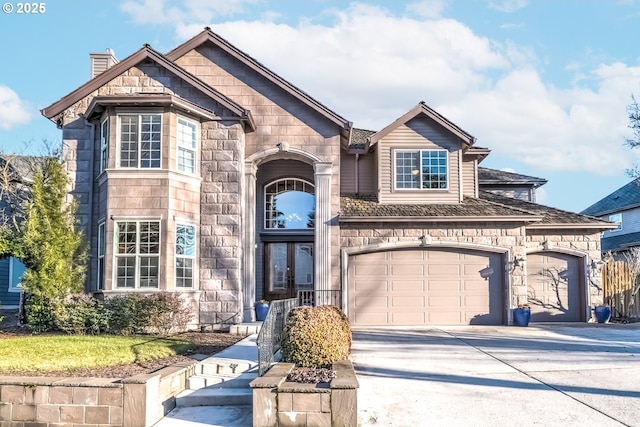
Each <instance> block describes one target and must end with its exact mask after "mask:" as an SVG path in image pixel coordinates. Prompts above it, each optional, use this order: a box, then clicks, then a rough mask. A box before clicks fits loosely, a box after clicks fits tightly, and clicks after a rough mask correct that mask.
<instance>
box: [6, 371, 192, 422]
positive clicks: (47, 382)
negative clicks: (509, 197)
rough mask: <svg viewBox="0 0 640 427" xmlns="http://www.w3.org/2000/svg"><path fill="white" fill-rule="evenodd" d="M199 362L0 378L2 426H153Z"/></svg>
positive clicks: (173, 400) (169, 408)
mask: <svg viewBox="0 0 640 427" xmlns="http://www.w3.org/2000/svg"><path fill="white" fill-rule="evenodd" d="M194 371H195V363H191V364H190V363H182V364H176V365H173V366H170V367H167V368H164V369H162V370H160V371H158V372H154V373H152V374H140V375H135V376H133V377H129V378H126V379H124V380H118V379H113V378H49V377H0V426H1V427H80V426H82V427H109V426H114V427H115V426H121V427H150V426H152V425H154V424H155V423H157V422H158V421H159V420H160V419H161V418H162V417H163V416H164V415H165V414H166V413H168V412H169V411H170V410H171V409H173V408H174V407H175V396H176V395H177V394H178V393H180V392H182V391H184V390H185V389H186V381H187V378H189V377H190V376H191V375H193V374H194Z"/></svg>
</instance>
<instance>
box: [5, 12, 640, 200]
mask: <svg viewBox="0 0 640 427" xmlns="http://www.w3.org/2000/svg"><path fill="white" fill-rule="evenodd" d="M9 4H11V5H12V6H14V10H13V11H12V13H0V36H2V43H0V58H2V62H1V63H0V151H3V152H5V153H29V154H35V153H38V152H39V151H40V152H41V150H42V148H41V147H42V144H41V141H42V140H48V141H51V142H53V143H59V142H60V132H59V131H58V130H57V129H56V127H55V125H54V124H53V123H51V122H49V121H48V120H46V119H44V118H43V117H42V116H41V115H40V112H39V110H40V109H42V108H44V107H46V106H48V105H50V104H52V103H53V102H55V101H57V100H58V99H60V98H61V97H63V96H65V95H66V94H68V93H69V92H70V91H72V90H74V89H75V88H77V87H78V86H80V85H81V84H83V83H84V82H86V81H87V80H88V78H89V53H90V52H101V51H104V50H105V49H106V48H111V49H113V50H114V51H115V54H116V56H117V57H118V59H123V58H125V57H126V56H128V55H130V54H131V53H133V52H135V51H136V50H138V49H139V48H140V47H141V46H142V45H143V44H144V43H149V44H151V46H152V47H153V48H155V49H156V50H158V51H160V52H163V53H165V52H168V51H169V50H171V49H172V48H173V47H175V46H176V45H178V44H179V43H181V42H183V41H185V40H187V39H188V38H190V37H192V36H194V35H195V34H197V33H198V32H200V31H201V30H202V28H203V27H205V26H207V25H208V26H211V28H212V29H213V31H215V32H217V33H218V34H220V35H221V36H222V37H224V38H226V39H227V40H229V41H230V42H231V43H233V44H235V45H236V46H237V47H239V48H240V49H242V50H244V51H245V52H247V53H248V54H249V55H251V56H253V57H254V58H256V59H257V60H259V61H260V62H262V63H263V64H265V65H266V66H267V67H269V68H271V69H272V70H273V71H275V72H276V73H278V74H280V75H281V76H283V77H284V78H286V79H288V80H289V81H291V82H292V83H293V84H295V85H296V86H298V87H300V88H301V89H303V90H304V91H306V92H307V93H309V94H310V95H312V96H313V97H315V98H316V99H318V100H319V101H321V102H322V103H324V104H325V105H326V106H328V107H329V108H331V109H332V110H334V111H336V112H337V113H339V114H340V115H342V116H343V117H345V118H347V119H348V120H351V121H353V122H354V125H355V126H356V127H361V128H366V129H371V130H377V129H381V128H382V127H384V126H386V125H387V124H389V123H390V122H392V121H393V120H395V119H396V118H397V117H399V116H401V115H402V114H404V113H405V112H406V111H408V110H409V109H411V108H412V107H413V106H415V105H416V104H417V103H418V102H420V101H424V102H426V103H427V104H428V105H429V106H431V107H432V108H434V109H436V110H437V111H439V112H440V113H441V114H443V115H444V116H445V117H447V118H449V119H450V120H452V121H453V122H455V123H456V124H457V125H458V126H460V127H461V128H462V129H464V130H465V131H467V132H468V133H470V134H472V135H474V136H475V137H476V138H477V143H476V144H477V145H478V146H481V147H488V148H490V149H491V150H492V153H491V155H490V156H489V157H488V158H487V159H486V160H485V161H484V162H483V163H482V165H483V166H487V167H492V168H497V169H506V170H511V171H515V172H518V173H523V174H528V175H533V176H537V177H542V178H546V179H548V180H549V182H548V183H547V184H546V185H545V186H543V187H542V188H541V189H540V190H539V193H538V194H539V202H541V203H543V204H546V205H549V206H555V207H558V208H561V209H567V210H572V211H580V210H582V209H584V208H586V207H588V206H589V205H591V204H592V203H594V202H596V201H597V200H599V199H600V198H602V197H603V196H605V195H607V194H609V193H610V192H612V191H614V190H615V189H617V188H618V187H620V186H622V185H624V184H625V183H627V182H628V181H629V180H630V178H629V177H628V176H626V175H625V169H627V168H630V167H632V165H634V164H636V163H639V162H640V150H638V149H636V150H630V149H629V148H626V147H625V146H624V140H625V138H626V137H630V136H631V132H630V130H629V129H628V118H627V113H626V107H627V105H628V104H629V103H630V101H631V95H632V94H636V95H638V96H639V97H640V51H639V49H640V48H638V45H637V43H636V42H635V40H636V39H637V34H638V31H637V28H638V27H639V24H640V2H639V1H636V0H626V1H616V0H610V1H595V0H593V1H589V0H577V1H567V0H535V1H533V0H532V1H527V0H486V1H485V0H451V1H447V0H427V1H400V0H394V1H361V2H357V1H356V2H346V1H335V0H306V1H299V0H282V1H262V0H182V1H173V0H121V1H116V0H103V1H80V0H52V1H48V2H44V5H45V9H46V10H45V11H44V13H40V14H18V13H16V10H15V9H16V8H17V6H18V4H17V2H9Z"/></svg>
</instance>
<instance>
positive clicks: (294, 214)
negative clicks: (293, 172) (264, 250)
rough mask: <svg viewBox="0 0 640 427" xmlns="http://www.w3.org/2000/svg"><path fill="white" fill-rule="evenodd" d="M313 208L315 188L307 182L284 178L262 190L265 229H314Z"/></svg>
mask: <svg viewBox="0 0 640 427" xmlns="http://www.w3.org/2000/svg"><path fill="white" fill-rule="evenodd" d="M315 208H316V196H315V187H314V186H313V184H311V183H309V182H307V181H303V180H301V179H297V178H285V179H279V180H277V181H274V182H272V183H270V184H268V185H267V186H265V188H264V228H265V229H271V230H272V229H306V228H314V226H315V219H316V211H315Z"/></svg>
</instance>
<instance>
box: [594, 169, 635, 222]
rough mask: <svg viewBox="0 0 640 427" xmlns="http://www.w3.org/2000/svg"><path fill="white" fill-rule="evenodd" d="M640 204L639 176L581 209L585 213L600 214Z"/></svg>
mask: <svg viewBox="0 0 640 427" xmlns="http://www.w3.org/2000/svg"><path fill="white" fill-rule="evenodd" d="M637 206H640V178H636V179H634V180H633V181H631V182H630V183H628V184H626V185H624V186H622V187H620V188H618V189H617V190H616V191H614V192H613V193H611V194H609V195H608V196H606V197H604V198H602V199H600V200H598V201H597V202H595V203H594V204H593V205H591V206H589V207H588V208H586V209H585V210H583V211H582V213H583V214H585V215H592V216H601V215H607V214H610V213H614V212H619V211H623V210H626V209H632V208H635V207H637Z"/></svg>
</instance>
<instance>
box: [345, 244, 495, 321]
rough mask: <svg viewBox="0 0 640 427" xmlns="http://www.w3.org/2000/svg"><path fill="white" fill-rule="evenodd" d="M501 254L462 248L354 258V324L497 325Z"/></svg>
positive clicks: (350, 281)
mask: <svg viewBox="0 0 640 427" xmlns="http://www.w3.org/2000/svg"><path fill="white" fill-rule="evenodd" d="M503 284H504V268H503V255H502V254H497V253H492V252H481V251H470V250H461V249H428V250H426V249H405V250H393V251H384V252H373V253H366V254H360V255H352V256H350V258H349V267H348V291H347V292H348V311H349V320H350V322H351V323H352V324H353V325H361V326H364V325H456V324H465V325H466V324H478V325H499V324H502V323H503V311H504V309H503V307H504V304H503V301H504V300H503V294H504V285H503Z"/></svg>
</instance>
